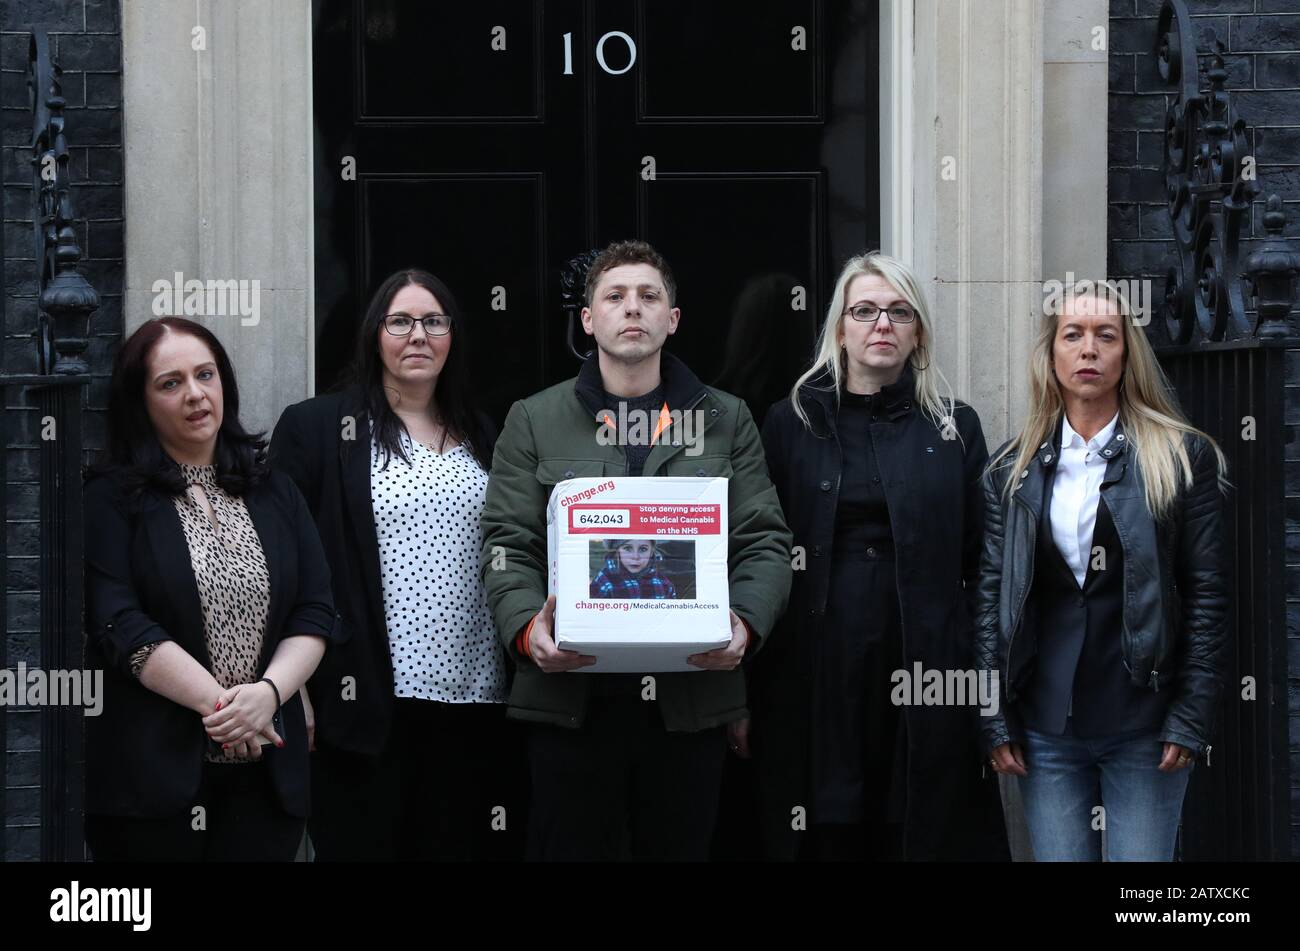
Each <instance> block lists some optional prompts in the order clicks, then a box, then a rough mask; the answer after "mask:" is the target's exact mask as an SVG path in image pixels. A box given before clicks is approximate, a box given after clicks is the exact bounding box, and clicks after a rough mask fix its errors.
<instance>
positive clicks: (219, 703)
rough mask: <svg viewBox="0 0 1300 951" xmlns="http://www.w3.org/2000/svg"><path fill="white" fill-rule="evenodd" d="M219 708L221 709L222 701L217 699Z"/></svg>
mask: <svg viewBox="0 0 1300 951" xmlns="http://www.w3.org/2000/svg"><path fill="white" fill-rule="evenodd" d="M217 709H218V710H220V709H221V701H220V700H218V701H217Z"/></svg>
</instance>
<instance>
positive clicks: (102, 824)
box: [86, 763, 303, 862]
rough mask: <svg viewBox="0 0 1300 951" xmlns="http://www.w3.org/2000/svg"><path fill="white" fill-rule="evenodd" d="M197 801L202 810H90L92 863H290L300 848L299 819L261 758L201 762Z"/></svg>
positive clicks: (88, 825)
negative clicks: (153, 813) (152, 813)
mask: <svg viewBox="0 0 1300 951" xmlns="http://www.w3.org/2000/svg"><path fill="white" fill-rule="evenodd" d="M194 806H195V807H196V808H198V807H201V809H202V812H197V813H196V812H194V811H189V812H185V813H183V814H181V815H179V816H165V817H161V818H145V819H140V818H134V817H131V816H103V815H93V814H88V815H87V816H86V844H87V845H89V846H90V851H91V853H92V855H93V857H94V860H95V861H96V862H292V861H293V860H294V857H295V856H296V855H297V854H298V845H299V844H300V843H301V842H302V828H303V820H302V819H301V818H300V817H298V816H291V815H289V814H288V813H287V812H285V811H284V809H283V808H281V806H280V797H279V795H278V794H277V793H276V791H275V787H274V786H273V785H272V783H271V775H270V772H269V770H268V769H267V767H266V764H265V763H204V764H203V779H202V781H201V782H200V784H199V794H198V796H197V797H196V798H195V802H194ZM196 826H198V827H199V828H196Z"/></svg>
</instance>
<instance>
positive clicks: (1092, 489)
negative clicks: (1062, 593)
mask: <svg viewBox="0 0 1300 951" xmlns="http://www.w3.org/2000/svg"><path fill="white" fill-rule="evenodd" d="M1118 422H1119V413H1116V414H1115V415H1114V417H1112V418H1111V421H1110V422H1109V423H1107V424H1106V426H1105V427H1104V428H1103V429H1102V430H1101V432H1099V433H1097V435H1095V436H1093V437H1092V438H1091V439H1089V440H1088V441H1087V442H1084V439H1083V437H1082V436H1080V435H1079V434H1078V433H1076V432H1075V431H1074V429H1073V428H1072V427H1071V426H1070V420H1069V418H1068V417H1067V416H1065V415H1064V414H1062V415H1061V458H1060V459H1058V460H1057V463H1056V481H1055V482H1054V483H1053V484H1052V511H1051V519H1052V538H1053V539H1054V540H1055V542H1056V547H1057V548H1058V549H1060V552H1061V556H1062V557H1063V558H1064V559H1065V563H1066V564H1067V565H1069V566H1070V570H1071V571H1072V572H1074V580H1075V581H1077V582H1078V583H1079V587H1080V588H1082V587H1083V581H1084V579H1085V578H1086V577H1088V560H1089V556H1090V555H1091V552H1092V530H1093V527H1094V526H1095V525H1096V524H1097V502H1098V500H1099V499H1100V498H1101V495H1100V490H1101V480H1102V478H1103V477H1104V476H1105V475H1106V463H1107V462H1108V461H1109V460H1108V459H1106V458H1105V457H1104V456H1103V455H1102V454H1101V450H1102V448H1103V447H1105V445H1106V443H1108V442H1110V437H1111V436H1112V435H1113V434H1114V432H1115V425H1116V424H1117V423H1118Z"/></svg>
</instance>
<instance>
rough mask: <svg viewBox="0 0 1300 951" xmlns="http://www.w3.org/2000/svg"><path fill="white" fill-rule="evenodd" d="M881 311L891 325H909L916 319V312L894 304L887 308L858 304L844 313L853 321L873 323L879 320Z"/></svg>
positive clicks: (903, 305) (905, 306)
mask: <svg viewBox="0 0 1300 951" xmlns="http://www.w3.org/2000/svg"><path fill="white" fill-rule="evenodd" d="M882 310H883V311H884V313H885V316H887V317H888V318H889V322H890V323H891V324H910V323H911V322H912V321H913V320H915V319H916V311H914V310H912V308H910V307H908V306H907V305H906V304H895V305H894V306H892V307H888V308H881V307H877V306H876V305H875V304H858V305H857V306H856V307H850V308H849V309H848V310H847V311H845V313H846V314H848V315H849V316H850V317H852V318H853V319H854V320H862V321H870V322H875V321H877V320H879V319H880V314H881V311H882Z"/></svg>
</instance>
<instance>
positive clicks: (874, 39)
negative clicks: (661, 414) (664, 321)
mask: <svg viewBox="0 0 1300 951" xmlns="http://www.w3.org/2000/svg"><path fill="white" fill-rule="evenodd" d="M314 8H315V9H314V12H315V17H316V24H315V50H314V64H313V82H314V92H315V124H316V137H315V192H316V313H317V317H316V386H317V390H318V392H319V391H324V390H325V389H327V388H329V387H330V386H331V385H332V384H333V383H335V382H336V380H337V379H338V375H339V373H340V370H341V369H342V367H343V366H344V364H345V363H346V361H347V360H348V358H349V357H350V355H351V353H352V349H353V346H354V334H355V330H356V326H357V323H358V322H359V320H360V316H361V314H362V312H363V311H364V308H365V305H366V302H367V301H368V299H369V296H370V294H371V292H372V291H373V289H374V288H375V287H376V286H377V285H378V284H379V282H380V281H382V280H383V278H384V277H385V276H386V275H387V274H388V273H390V272H391V271H393V270H395V269H397V268H399V267H403V266H420V267H425V268H428V269H429V270H432V271H433V272H434V273H436V274H438V275H439V276H440V277H441V278H443V280H445V281H446V282H447V284H448V285H449V286H450V287H451V288H452V290H453V292H454V293H455V294H456V296H457V298H458V301H459V303H460V306H461V308H462V310H463V311H464V312H465V314H466V317H467V321H468V326H469V331H470V338H471V339H470V346H471V349H472V354H473V357H472V363H473V365H474V368H475V379H476V380H477V381H478V384H479V386H480V392H479V394H478V395H479V398H480V400H481V401H482V403H483V405H484V406H485V408H487V409H488V411H489V412H490V413H491V414H492V415H493V416H494V417H495V418H496V419H497V420H498V421H499V420H500V419H501V418H502V417H503V416H504V414H505V411H506V410H507V409H508V408H509V405H510V403H511V402H512V401H513V400H515V399H518V398H520V397H522V396H526V395H527V394H529V393H532V392H534V391H536V390H538V389H541V388H542V387H543V386H545V385H547V384H550V383H553V382H555V381H557V380H561V379H564V378H565V377H568V376H572V375H573V374H574V373H575V372H576V370H577V362H576V360H575V358H574V357H573V356H572V354H571V353H570V350H569V347H568V344H567V343H566V340H565V336H566V333H565V326H566V324H565V315H564V312H563V310H562V308H561V296H560V279H559V275H560V269H561V267H562V266H563V265H564V263H565V262H566V261H567V260H568V259H569V258H570V257H572V256H573V255H574V254H576V253H578V252H580V251H583V250H585V249H588V248H592V247H600V246H603V245H604V244H606V243H608V242H609V241H611V240H615V239H618V238H625V237H640V238H644V239H646V240H648V241H650V242H651V243H652V244H654V245H655V246H656V247H658V248H659V250H660V251H661V252H662V253H663V254H664V255H665V257H666V258H667V259H668V261H669V262H670V264H671V265H672V267H673V269H674V271H675V273H676V276H677V280H678V285H679V295H678V304H679V306H680V307H681V308H682V321H681V325H680V328H679V330H678V332H677V334H676V335H675V336H674V337H672V338H670V340H669V344H668V346H669V349H671V350H672V351H673V352H674V353H676V354H677V355H678V356H680V357H682V358H683V359H684V360H685V361H686V362H687V363H688V364H689V365H690V366H691V367H692V368H693V369H694V370H695V372H696V373H697V374H698V375H699V376H700V378H701V379H703V380H705V381H706V382H710V383H713V384H715V385H717V386H720V387H721V388H723V389H726V390H730V391H731V392H735V393H738V394H740V395H742V396H744V397H745V398H746V399H747V400H749V402H750V406H751V409H752V410H753V411H754V413H755V416H757V417H759V418H761V416H762V414H763V412H764V410H766V408H767V406H768V405H769V404H770V403H771V402H772V401H774V400H776V399H779V398H780V397H781V396H782V395H784V394H785V392H786V391H787V390H788V389H789V387H790V384H791V383H792V382H793V380H794V378H795V376H797V375H798V373H799V372H800V371H801V370H802V369H803V368H804V367H805V366H806V365H807V363H808V362H809V359H810V357H811V356H812V345H813V338H814V334H815V332H816V330H817V328H818V327H819V326H820V324H821V321H822V318H823V316H824V315H823V313H822V310H823V308H824V307H825V306H826V302H827V300H828V298H829V294H830V289H831V287H830V285H831V283H832V282H833V280H834V278H835V275H836V272H837V270H838V267H839V265H840V264H841V263H842V261H843V260H844V258H846V257H847V256H848V255H850V254H853V253H857V252H860V251H863V250H867V249H870V248H874V247H876V246H877V245H878V242H879V217H880V216H879V197H878V158H877V139H878V132H877V130H878V127H879V122H878V88H877V81H876V76H877V69H876V53H877V48H878V25H877V3H876V0H824V2H816V0H809V2H796V0H711V2H708V3H699V2H691V0H550V2H541V0H535V2H532V3H528V2H522V0H476V2H474V3H463V4H451V3H428V2H423V0H316V2H315V4H314ZM588 341H589V338H585V337H583V336H582V334H581V330H580V329H579V330H578V331H577V337H576V339H575V340H574V343H575V345H577V346H578V347H579V349H581V350H584V351H585V350H586V349H588V348H589V343H588Z"/></svg>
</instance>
